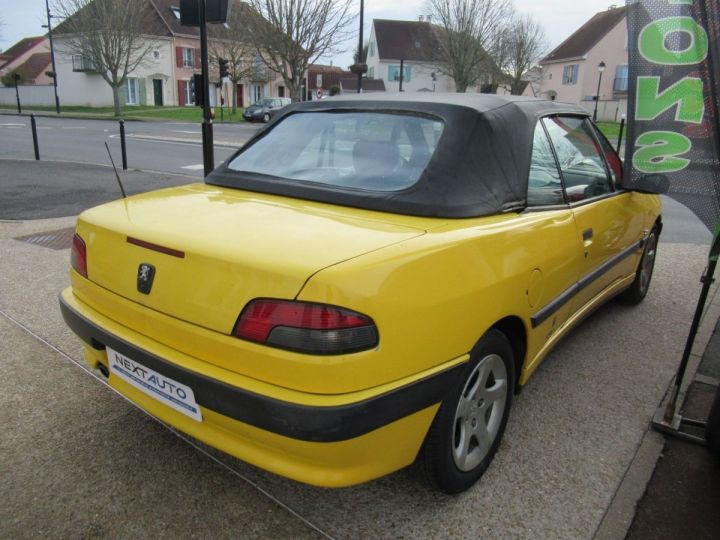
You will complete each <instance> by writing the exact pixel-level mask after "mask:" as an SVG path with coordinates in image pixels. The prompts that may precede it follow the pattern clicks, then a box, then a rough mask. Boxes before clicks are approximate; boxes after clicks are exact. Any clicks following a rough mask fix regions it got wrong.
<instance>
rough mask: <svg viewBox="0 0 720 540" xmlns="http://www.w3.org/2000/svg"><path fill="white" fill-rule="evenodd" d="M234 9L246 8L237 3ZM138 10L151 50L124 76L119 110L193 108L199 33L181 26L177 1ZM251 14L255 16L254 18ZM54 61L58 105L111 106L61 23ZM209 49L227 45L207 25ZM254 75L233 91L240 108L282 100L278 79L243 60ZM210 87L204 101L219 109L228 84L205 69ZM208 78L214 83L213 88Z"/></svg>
mask: <svg viewBox="0 0 720 540" xmlns="http://www.w3.org/2000/svg"><path fill="white" fill-rule="evenodd" d="M236 1H237V4H238V5H237V6H234V7H233V9H243V10H247V9H248V8H247V7H246V6H245V4H241V3H240V2H239V0H236ZM145 2H146V3H145V4H144V6H143V9H144V10H145V12H146V13H145V14H144V17H143V24H144V25H145V27H144V29H143V36H145V39H146V40H147V43H148V44H150V45H151V47H150V53H149V54H148V55H147V56H146V58H145V59H144V61H143V62H142V63H141V64H140V65H139V66H138V67H137V68H136V69H135V70H134V71H133V72H132V73H130V74H129V75H128V78H127V81H126V83H125V85H124V87H123V88H122V89H121V90H122V91H121V100H122V103H123V105H174V106H180V107H184V106H190V105H193V88H192V83H191V81H192V79H193V75H194V74H195V73H200V71H201V66H200V32H199V28H197V27H188V26H183V25H181V24H180V9H179V7H178V6H179V1H178V0H145ZM253 13H254V12H253ZM53 36H54V40H55V55H56V56H55V60H56V68H57V72H58V93H59V96H60V102H61V103H62V104H63V105H84V106H95V107H99V106H111V105H112V104H113V97H112V90H111V88H110V86H109V85H108V84H107V83H106V82H105V81H104V80H103V78H102V77H101V76H100V74H98V73H97V70H96V68H95V66H94V65H92V62H91V61H90V60H89V59H88V58H84V57H83V56H82V55H78V54H75V53H73V51H71V49H70V47H69V46H68V42H69V40H70V35H69V34H68V30H67V28H66V27H65V28H64V27H63V23H61V24H60V25H59V26H58V27H57V28H56V29H55V30H54V32H53ZM208 37H209V48H210V49H214V50H217V51H219V52H220V54H222V52H223V46H224V45H223V44H224V43H227V41H228V40H229V39H230V34H229V29H228V27H227V26H225V25H208ZM247 62H248V63H251V64H252V65H253V66H255V69H250V70H246V71H247V73H248V75H247V77H246V78H245V79H244V80H242V81H241V82H240V83H239V84H238V85H237V87H236V94H237V95H236V100H237V104H238V105H239V106H241V107H242V106H246V105H248V104H250V103H254V102H255V101H257V100H259V99H261V98H262V97H266V96H276V97H282V96H284V95H285V88H284V83H283V80H282V78H281V77H280V76H279V75H278V74H276V73H274V72H271V71H270V70H268V69H266V68H265V67H264V65H263V64H262V61H261V60H260V59H259V58H257V57H253V58H248V59H247ZM210 71H211V77H210V78H211V81H210V83H209V84H208V96H209V97H210V104H211V105H212V106H215V105H218V104H219V103H220V101H221V96H222V97H223V98H225V97H226V96H227V97H228V98H227V99H230V98H229V96H231V95H232V94H233V92H232V88H231V83H228V82H227V81H226V82H222V83H221V81H220V80H219V75H217V66H216V65H212V64H211V66H210ZM213 72H214V73H215V75H214V76H215V77H217V79H218V80H217V82H214V81H213V80H212V79H213Z"/></svg>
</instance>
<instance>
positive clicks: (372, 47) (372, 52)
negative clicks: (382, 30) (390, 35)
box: [368, 41, 375, 58]
mask: <svg viewBox="0 0 720 540" xmlns="http://www.w3.org/2000/svg"><path fill="white" fill-rule="evenodd" d="M368 49H369V50H368V54H369V56H370V58H372V57H373V56H375V42H374V41H371V42H370V46H369V47H368Z"/></svg>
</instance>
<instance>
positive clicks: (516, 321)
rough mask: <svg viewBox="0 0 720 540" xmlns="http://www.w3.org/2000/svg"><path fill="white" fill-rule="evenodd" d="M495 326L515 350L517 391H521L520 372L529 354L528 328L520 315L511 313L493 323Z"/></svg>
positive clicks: (513, 350)
mask: <svg viewBox="0 0 720 540" xmlns="http://www.w3.org/2000/svg"><path fill="white" fill-rule="evenodd" d="M492 328H494V329H496V330H499V331H500V332H502V333H503V334H504V335H505V337H506V338H507V339H508V341H509V342H510V347H511V348H512V352H513V360H514V362H515V393H518V392H519V391H520V385H519V384H518V382H519V380H520V373H521V372H522V368H523V365H524V364H525V355H526V354H527V330H526V329H525V324H523V322H522V319H521V318H520V317H516V316H514V315H511V316H509V317H505V318H503V319H500V320H499V321H497V322H496V323H495V324H493V325H492V327H491V329H492Z"/></svg>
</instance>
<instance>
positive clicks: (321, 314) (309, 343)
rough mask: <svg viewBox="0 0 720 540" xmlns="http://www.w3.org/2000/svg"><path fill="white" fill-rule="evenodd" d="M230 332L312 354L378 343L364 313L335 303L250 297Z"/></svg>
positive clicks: (251, 339)
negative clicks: (328, 304)
mask: <svg viewBox="0 0 720 540" xmlns="http://www.w3.org/2000/svg"><path fill="white" fill-rule="evenodd" d="M233 335H234V336H236V337H239V338H241V339H247V340H249V341H255V342H257V343H264V344H266V345H271V346H273V347H279V348H282V349H289V350H292V351H298V352H304V353H312V354H343V353H350V352H357V351H362V350H365V349H372V348H373V347H375V346H376V345H377V344H378V331H377V327H376V326H375V323H374V322H373V321H372V319H370V318H369V317H367V316H365V315H361V314H360V313H356V312H354V311H350V310H347V309H343V308H339V307H335V306H327V305H324V304H311V303H308V302H290V301H286V300H262V299H258V300H253V301H252V302H250V303H249V304H248V305H247V306H245V309H243V311H242V313H241V314H240V317H239V318H238V320H237V323H236V324H235V328H234V330H233Z"/></svg>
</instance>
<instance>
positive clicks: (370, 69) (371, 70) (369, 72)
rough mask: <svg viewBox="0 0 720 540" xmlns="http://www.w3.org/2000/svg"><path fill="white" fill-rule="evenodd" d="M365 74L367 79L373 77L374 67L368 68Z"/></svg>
mask: <svg viewBox="0 0 720 540" xmlns="http://www.w3.org/2000/svg"><path fill="white" fill-rule="evenodd" d="M367 76H368V79H374V78H375V68H374V67H371V68H368V74H367Z"/></svg>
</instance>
